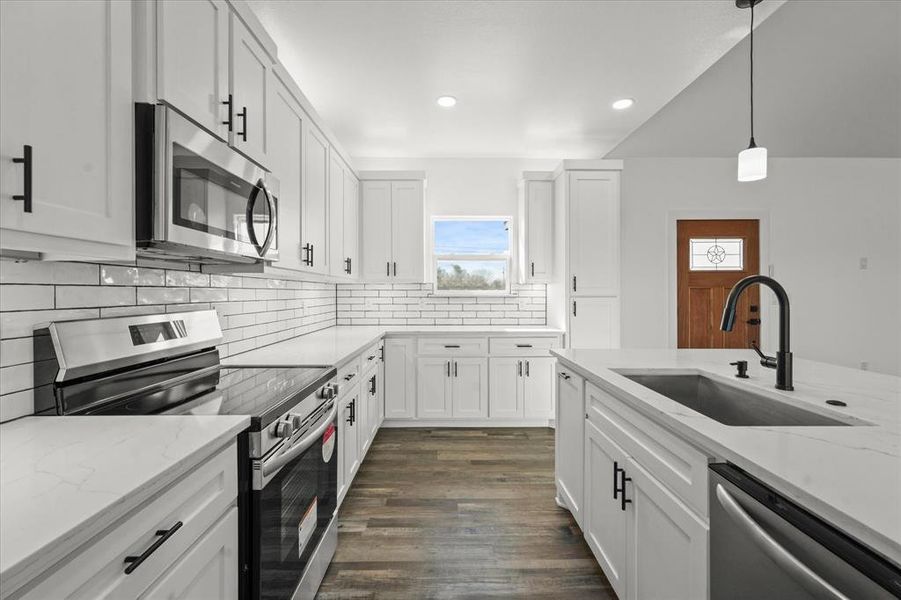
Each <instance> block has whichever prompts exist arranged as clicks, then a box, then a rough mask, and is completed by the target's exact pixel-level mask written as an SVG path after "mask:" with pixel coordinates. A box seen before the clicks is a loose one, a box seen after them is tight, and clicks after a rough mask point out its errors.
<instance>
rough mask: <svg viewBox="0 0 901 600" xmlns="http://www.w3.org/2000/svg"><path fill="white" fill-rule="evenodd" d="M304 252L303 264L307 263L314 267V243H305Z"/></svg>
mask: <svg viewBox="0 0 901 600" xmlns="http://www.w3.org/2000/svg"><path fill="white" fill-rule="evenodd" d="M303 252H304V257H303V264H305V265H306V266H308V267H312V266H313V246H312V244H304V245H303Z"/></svg>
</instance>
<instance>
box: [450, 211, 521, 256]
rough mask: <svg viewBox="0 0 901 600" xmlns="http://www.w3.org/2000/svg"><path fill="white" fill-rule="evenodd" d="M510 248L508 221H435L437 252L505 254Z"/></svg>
mask: <svg viewBox="0 0 901 600" xmlns="http://www.w3.org/2000/svg"><path fill="white" fill-rule="evenodd" d="M509 250H510V236H509V234H508V232H507V227H506V222H505V221H504V220H502V219H498V220H490V221H489V220H477V221H466V220H437V221H435V254H438V255H442V254H504V253H507V252H509Z"/></svg>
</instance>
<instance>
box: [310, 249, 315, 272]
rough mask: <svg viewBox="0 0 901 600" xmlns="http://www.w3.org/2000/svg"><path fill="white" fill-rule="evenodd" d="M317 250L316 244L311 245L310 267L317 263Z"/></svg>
mask: <svg viewBox="0 0 901 600" xmlns="http://www.w3.org/2000/svg"><path fill="white" fill-rule="evenodd" d="M315 250H316V246H315V245H314V244H310V266H311V267H312V266H313V262H314V261H315V255H314V254H313V252H314V251H315Z"/></svg>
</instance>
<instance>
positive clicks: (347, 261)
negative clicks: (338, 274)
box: [344, 258, 350, 275]
mask: <svg viewBox="0 0 901 600" xmlns="http://www.w3.org/2000/svg"><path fill="white" fill-rule="evenodd" d="M344 272H345V273H347V274H348V275H350V258H345V259H344Z"/></svg>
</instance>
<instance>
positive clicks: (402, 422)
mask: <svg viewBox="0 0 901 600" xmlns="http://www.w3.org/2000/svg"><path fill="white" fill-rule="evenodd" d="M550 423H551V420H549V419H385V420H384V422H382V427H398V428H399V427H484V428H492V427H550Z"/></svg>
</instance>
